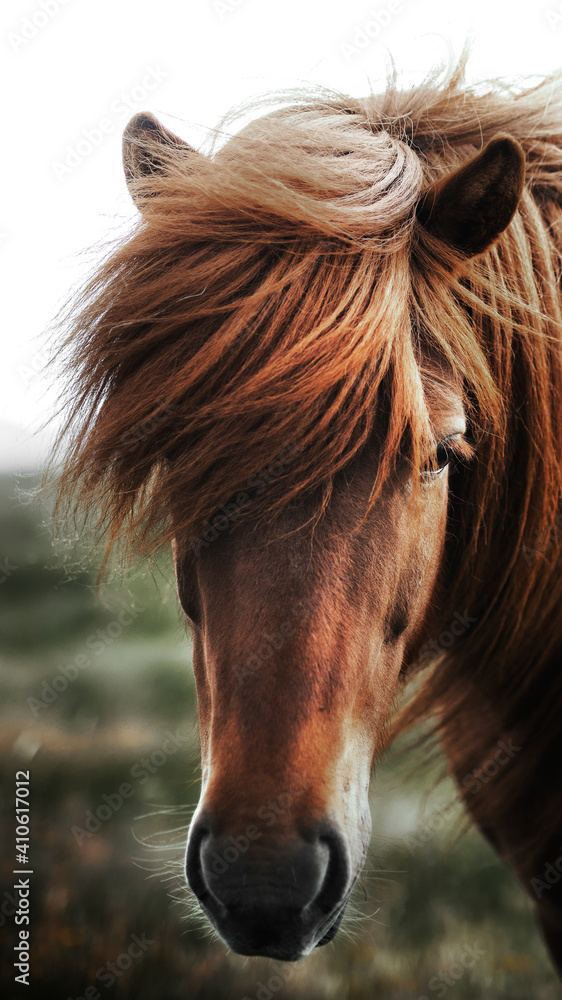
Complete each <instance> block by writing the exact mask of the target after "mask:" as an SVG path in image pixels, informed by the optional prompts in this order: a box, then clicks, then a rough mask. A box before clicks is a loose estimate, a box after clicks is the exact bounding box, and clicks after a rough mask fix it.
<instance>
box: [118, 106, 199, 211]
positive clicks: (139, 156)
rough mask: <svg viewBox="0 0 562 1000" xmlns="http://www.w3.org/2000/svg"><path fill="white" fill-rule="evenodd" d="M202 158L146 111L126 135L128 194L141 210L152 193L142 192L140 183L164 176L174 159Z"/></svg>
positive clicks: (133, 118)
mask: <svg viewBox="0 0 562 1000" xmlns="http://www.w3.org/2000/svg"><path fill="white" fill-rule="evenodd" d="M186 155H188V156H199V155H200V154H199V153H198V152H197V150H195V149H193V147H192V146H190V145H189V144H188V143H187V142H184V141H183V139H180V138H179V136H177V135H174V133H173V132H170V131H169V129H167V128H164V126H163V125H161V124H160V122H159V121H158V119H157V118H155V117H154V115H151V114H150V113H149V112H146V111H143V112H140V114H137V115H134V116H133V117H132V118H131V120H130V122H129V124H128V125H127V127H126V129H125V131H124V132H123V168H124V170H125V179H126V181H127V187H128V189H129V194H130V195H131V198H132V199H133V201H134V203H135V205H136V206H137V208H138V209H140V210H141V211H142V208H143V203H144V201H145V199H146V198H147V197H149V196H150V194H152V193H153V192H148V191H145V192H143V188H142V184H140V183H139V182H140V181H142V180H143V178H145V177H150V176H151V175H152V174H159V173H163V171H164V170H165V167H166V163H167V162H170V159H171V158H174V156H179V157H185V156H186Z"/></svg>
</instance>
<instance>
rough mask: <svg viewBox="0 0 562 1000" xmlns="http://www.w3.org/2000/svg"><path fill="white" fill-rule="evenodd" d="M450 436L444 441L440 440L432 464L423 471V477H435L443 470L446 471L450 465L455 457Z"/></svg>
mask: <svg viewBox="0 0 562 1000" xmlns="http://www.w3.org/2000/svg"><path fill="white" fill-rule="evenodd" d="M450 440H451V439H450V438H446V439H445V440H444V441H440V442H439V444H438V445H437V448H436V449H435V454H434V457H433V461H432V462H431V464H428V465H427V466H426V468H425V469H424V471H423V477H424V478H425V479H435V477H436V476H440V475H441V473H442V472H444V471H445V469H446V468H447V466H448V465H450V463H451V461H452V459H453V451H452V449H451V448H450V447H449V441H450Z"/></svg>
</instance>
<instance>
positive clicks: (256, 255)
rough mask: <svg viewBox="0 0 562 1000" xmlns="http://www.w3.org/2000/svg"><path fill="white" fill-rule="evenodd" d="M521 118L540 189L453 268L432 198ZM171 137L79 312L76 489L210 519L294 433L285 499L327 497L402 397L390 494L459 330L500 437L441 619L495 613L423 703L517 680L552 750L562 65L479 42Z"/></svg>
mask: <svg viewBox="0 0 562 1000" xmlns="http://www.w3.org/2000/svg"><path fill="white" fill-rule="evenodd" d="M277 103H279V100H278V101H277ZM262 110H264V109H263V108H262ZM500 131H501V132H508V133H510V134H511V135H512V136H514V138H516V139H517V140H518V141H519V143H520V144H521V145H522V147H523V149H524V151H525V154H526V158H527V178H526V189H525V192H524V195H523V198H522V201H521V203H520V207H519V209H518V211H517V213H516V216H515V218H514V220H513V222H512V223H511V225H510V226H509V227H508V229H507V230H506V231H505V232H504V233H503V235H502V236H501V237H500V239H499V240H498V241H497V242H496V244H495V245H494V246H493V247H492V248H491V249H490V250H488V251H487V252H486V253H484V254H482V255H481V256H480V257H477V258H474V259H473V260H472V261H470V262H468V263H467V265H466V267H465V268H464V269H463V270H462V272H458V270H457V271H453V270H452V267H451V259H450V256H448V254H447V249H446V248H444V247H439V246H436V245H435V241H433V242H432V240H431V238H430V237H429V236H428V235H427V234H426V233H425V231H424V230H423V229H422V227H421V226H420V224H419V223H418V222H417V220H416V214H415V209H416V204H417V202H418V199H419V196H420V193H421V191H422V190H423V189H424V188H425V187H426V186H427V185H428V184H429V183H431V182H432V181H434V180H435V179H436V178H438V177H441V176H443V175H444V174H446V173H448V172H449V171H450V170H452V169H454V168H455V167H457V166H458V165H459V164H460V163H461V162H463V161H464V160H466V159H467V158H468V157H469V156H471V155H473V154H474V153H475V152H477V151H478V150H479V149H480V148H481V147H482V146H483V144H484V143H485V142H487V141H488V140H489V139H491V138H492V137H493V136H494V135H495V134H496V133H497V132H500ZM159 155H160V158H161V160H162V158H164V160H165V161H166V162H165V164H164V166H165V169H164V170H163V172H162V173H158V174H153V175H150V176H149V177H146V178H144V179H143V181H142V187H143V194H144V195H145V201H144V207H143V216H142V218H140V219H139V221H138V223H137V224H136V225H135V228H134V230H133V231H132V233H131V234H130V235H128V236H127V238H125V239H124V240H121V241H120V242H119V243H118V244H117V246H115V247H114V248H112V250H111V252H110V253H109V255H108V256H107V258H106V259H105V261H104V262H103V263H102V265H101V266H100V267H99V269H98V270H97V272H96V273H95V274H94V276H93V277H92V278H91V280H90V281H89V282H88V284H87V285H86V287H85V288H84V289H83V291H82V292H81V293H80V295H79V296H78V297H77V298H76V299H75V300H74V301H73V302H72V303H71V305H70V306H69V308H68V309H66V310H65V312H64V314H63V316H62V317H61V322H63V323H65V324H67V326H68V333H67V337H66V340H65V343H64V346H63V348H62V353H61V358H62V364H63V374H64V377H65V380H66V382H67V384H68V385H69V386H70V398H69V401H68V404H69V415H68V418H67V420H66V423H65V426H64V429H63V432H62V435H61V444H60V447H61V449H62V469H61V471H60V478H59V487H58V489H59V493H58V510H59V513H60V512H63V513H64V511H68V509H77V506H81V507H82V508H84V509H87V510H88V511H89V514H90V517H91V518H92V519H93V523H94V524H95V526H96V527H97V530H98V531H99V533H100V535H102V536H104V537H105V538H106V539H107V541H108V544H109V545H111V544H112V543H113V542H114V541H115V539H116V538H117V537H124V538H125V539H126V540H129V541H131V543H132V544H134V545H136V546H140V547H141V548H144V549H151V548H153V547H155V546H156V545H159V544H164V543H166V542H168V541H169V540H170V538H171V537H172V536H173V535H178V534H179V535H180V536H183V537H185V539H186V540H188V539H189V538H191V537H193V536H197V534H198V532H200V531H201V528H202V525H203V524H204V523H205V521H206V519H208V518H210V517H211V516H212V515H213V514H214V513H215V512H216V511H217V510H218V509H219V508H220V507H221V505H222V504H224V503H225V502H227V501H229V500H230V498H231V497H233V496H234V495H235V494H236V493H237V492H238V491H240V490H243V489H244V488H245V486H246V484H247V482H248V481H249V479H250V478H251V476H252V474H253V473H255V472H256V470H258V469H260V468H262V467H267V466H268V465H269V464H270V463H271V462H273V461H275V460H276V458H277V457H278V456H279V455H283V454H285V453H286V450H287V448H290V449H292V451H291V456H292V457H291V461H290V464H289V465H288V466H287V464H285V469H284V472H283V474H282V475H279V476H278V477H276V479H275V482H274V483H273V484H272V487H271V489H270V490H268V491H267V497H266V498H262V501H261V502H262V504H263V505H264V511H266V510H274V509H278V508H279V507H281V506H282V505H283V504H286V503H288V502H289V501H290V500H291V499H292V498H294V497H295V496H297V495H298V494H300V493H302V492H303V491H305V490H309V489H313V488H320V489H321V490H322V491H323V492H322V496H323V503H324V504H325V503H327V502H328V499H329V491H330V484H331V482H332V481H333V477H334V475H335V474H336V473H337V472H338V470H340V469H344V468H345V466H346V465H347V464H348V463H349V462H350V461H351V459H352V458H353V457H354V456H355V455H356V454H357V453H358V452H359V451H360V449H361V448H362V447H363V446H364V445H365V442H366V441H367V440H368V439H369V438H370V436H371V435H372V434H373V433H375V432H376V430H377V428H378V427H380V424H381V417H382V415H383V414H384V427H385V434H384V440H383V441H382V445H381V461H380V468H379V476H378V479H377V482H376V483H375V484H374V486H373V494H372V497H371V501H373V500H374V498H375V497H376V495H377V490H378V488H379V486H380V483H381V482H382V481H383V480H384V478H385V476H387V475H388V473H389V471H390V469H391V468H392V466H393V463H394V462H395V460H396V458H397V456H398V455H399V454H400V453H401V451H403V449H404V442H405V441H407V442H408V447H409V454H410V458H411V460H412V462H413V464H414V465H415V466H419V465H420V464H421V463H422V462H423V457H424V455H426V454H427V449H428V447H429V446H430V444H431V441H432V433H431V427H430V424H429V418H428V413H427V408H426V406H425V403H424V394H423V389H424V384H426V382H427V380H428V378H429V376H428V374H427V373H426V372H424V371H423V364H422V358H423V356H424V353H425V351H430V352H433V353H437V354H439V355H441V356H442V357H444V358H446V359H447V361H448V362H450V364H451V365H452V366H453V369H454V371H455V372H457V373H458V374H459V376H460V377H461V378H462V382H463V385H464V390H465V397H466V407H467V412H468V417H469V422H470V428H471V433H472V435H473V437H474V439H475V441H476V445H477V447H476V454H475V457H474V460H473V462H472V463H471V467H470V469H468V470H464V471H462V472H461V473H459V474H458V475H457V476H456V477H455V478H454V479H453V480H452V482H451V487H452V491H453V502H452V505H451V517H450V530H449V533H448V539H447V544H446V551H445V561H444V566H443V574H442V587H441V591H440V595H441V596H440V599H439V601H437V600H436V602H435V608H434V617H433V621H432V624H431V628H432V633H431V634H432V635H434V636H438V635H439V634H440V633H442V632H443V630H444V629H447V628H448V625H449V623H450V622H451V619H452V618H453V615H454V613H455V612H460V613H463V612H464V611H465V610H466V611H467V612H468V614H469V615H470V617H471V618H473V619H475V623H474V625H473V626H472V627H471V628H469V629H468V630H467V632H466V634H465V635H464V636H462V637H461V638H459V639H458V640H457V641H456V642H455V646H454V649H452V650H451V652H448V651H447V650H446V649H445V648H439V649H438V650H437V653H436V654H434V655H433V656H432V658H431V659H432V663H433V661H434V660H437V661H438V663H437V669H435V668H432V669H430V670H429V671H428V676H427V678H426V679H425V680H424V683H423V684H420V685H418V686H417V688H416V694H415V697H414V699H413V701H411V702H410V703H409V705H408V706H407V708H406V709H405V711H404V712H403V713H402V715H401V721H400V723H399V728H405V727H407V726H410V725H411V724H412V723H414V722H417V721H419V720H420V719H422V718H424V717H426V716H428V715H435V714H437V716H438V720H439V724H440V725H441V726H443V727H445V726H447V725H450V724H452V720H453V719H454V718H456V717H458V718H460V713H462V710H463V706H466V705H467V704H469V702H470V699H472V701H471V702H470V704H472V705H474V704H475V702H474V699H475V698H476V699H478V698H481V699H482V702H483V704H485V705H490V706H494V705H497V704H498V698H501V719H502V723H501V725H502V727H503V728H504V729H505V731H506V732H507V731H509V730H510V729H513V727H514V726H516V727H519V728H518V732H519V738H520V739H521V741H522V745H529V744H530V742H531V741H533V740H534V741H535V746H536V748H537V749H535V750H534V751H533V754H528V758H527V759H528V763H527V764H525V763H524V762H523V757H522V758H521V761H522V762H521V763H518V769H519V770H518V774H519V775H520V774H521V773H522V771H521V769H523V770H524V768H525V767H528V768H529V769H530V770H529V774H531V773H532V767H535V766H536V762H537V754H538V755H539V757H540V755H541V753H542V754H543V756H544V755H545V754H546V753H547V749H548V746H547V734H548V733H550V734H551V733H552V732H554V731H557V723H558V720H557V718H556V712H557V710H558V706H559V704H560V700H561V699H560V696H561V695H562V690H561V687H562V673H561V672H558V676H554V675H553V676H551V673H552V668H551V667H550V666H549V661H550V662H551V661H552V654H553V651H554V650H555V649H556V648H557V646H559V644H560V641H561V634H560V633H561V626H560V624H558V623H557V620H556V609H557V608H559V607H560V601H561V598H562V584H561V582H560V579H559V573H558V572H557V564H558V561H559V559H560V555H561V552H560V549H561V536H562V532H561V531H560V527H561V525H560V521H559V510H560V495H561V485H562V470H561V457H560V447H561V442H562V407H561V404H560V400H561V399H562V364H561V344H562V310H561V301H560V275H561V256H562V76H560V75H553V76H551V77H547V78H545V79H543V80H541V81H539V82H538V83H535V84H534V85H533V86H528V87H526V88H524V89H517V88H514V87H511V86H508V85H507V84H503V83H501V82H499V81H492V82H491V83H490V84H489V85H487V86H479V87H476V88H474V87H473V88H471V87H469V86H468V85H466V84H465V82H464V58H463V59H462V60H461V62H460V64H459V65H458V66H457V67H455V68H453V69H452V70H450V71H448V72H447V73H446V74H445V75H444V77H442V78H440V77H438V76H437V75H436V74H433V75H432V76H431V77H429V78H428V79H427V80H426V81H425V83H423V84H422V85H421V86H418V87H416V88H415V89H413V90H409V91H400V90H399V89H397V87H396V83H395V80H390V82H389V84H388V86H387V89H386V92H385V93H383V94H382V95H374V94H372V95H370V96H368V97H366V98H364V99H352V98H349V97H347V96H345V95H341V94H337V93H334V92H332V91H326V90H322V91H318V90H317V91H314V92H291V94H290V95H289V96H288V98H286V99H285V105H284V106H282V107H276V108H274V109H273V110H270V111H269V112H268V113H266V114H262V116H261V117H260V118H258V119H257V120H255V121H253V122H251V123H250V124H249V125H247V126H246V127H245V128H244V129H243V130H242V131H241V132H240V133H238V134H237V135H234V136H233V137H232V138H230V139H229V141H228V142H227V143H226V144H225V145H222V146H220V147H219V148H215V149H214V150H213V151H212V155H208V156H202V155H199V154H195V153H193V154H189V155H188V154H187V153H186V154H185V155H178V154H177V152H176V154H175V155H174V156H171V155H170V157H169V159H168V160H166V154H165V153H163V152H162V151H161V150H160V151H159ZM172 521H173V525H172ZM416 657H418V658H419V648H417V649H413V650H410V652H409V658H410V662H411V665H412V669H413V668H414V667H415V664H416V662H417V661H416ZM549 671H550V672H549ZM547 675H548V676H547ZM547 682H548V685H549V691H550V692H551V693H550V695H549V701H548V704H545V698H544V689H545V684H547ZM540 691H543V696H542V697H540ZM553 691H555V692H556V693H555V694H553V693H552V692H553ZM523 701H525V704H526V706H527V709H526V711H527V715H526V719H527V721H526V722H525V724H524V725H523V722H522V721H521V720H522V705H523ZM522 727H523V728H522ZM525 727H526V728H525ZM523 730H524V731H523ZM502 731H503V730H502ZM492 732H496V730H494V729H493V727H491V728H490V733H492ZM541 733H543V734H544V735H543V736H541ZM490 738H491V737H490ZM470 739H471V737H470V736H469V735H466V739H465V745H463V746H464V749H463V751H462V752H463V753H464V752H465V751H466V755H467V759H468V758H469V757H470V747H471V743H470ZM494 739H497V733H496V736H495V737H494ZM541 739H542V740H543V742H542V743H541ZM525 740H526V741H527V744H525ZM492 742H493V741H492ZM491 745H492V744H491ZM460 752H461V751H459V753H460ZM531 757H532V758H533V759H532V760H531V759H530V758H531ZM508 772H509V769H506V773H505V775H502V776H501V787H502V790H503V791H502V795H503V796H504V798H505V802H506V803H509V802H511V801H512V799H513V798H514V796H515V793H516V789H515V786H513V787H512V786H511V785H510V781H511V778H510V774H509V773H508ZM498 787H499V785H498ZM506 808H507V806H506ZM483 821H484V822H485V817H484V816H483ZM545 822H546V820H545Z"/></svg>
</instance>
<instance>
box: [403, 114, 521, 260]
mask: <svg viewBox="0 0 562 1000" xmlns="http://www.w3.org/2000/svg"><path fill="white" fill-rule="evenodd" d="M524 183H525V154H524V152H523V150H522V148H521V146H520V145H519V143H518V142H516V140H515V139H513V138H512V137H511V136H510V135H505V134H503V133H500V134H498V135H496V136H494V138H493V139H490V142H489V143H488V144H487V145H486V146H484V149H483V150H482V151H481V152H480V153H477V155H476V156H474V157H472V159H470V160H468V161H467V162H466V163H463V164H462V166H460V167H459V168H458V169H457V170H455V171H453V173H451V174H448V175H447V176H446V177H444V178H443V179H442V180H439V181H436V182H435V183H434V184H432V185H431V187H429V188H428V189H427V191H425V192H424V193H423V194H422V197H421V199H420V201H419V204H418V207H417V217H418V219H419V221H420V222H421V224H422V225H423V226H424V228H425V229H426V230H427V231H428V232H430V233H432V234H433V235H434V236H437V237H438V238H439V239H440V240H442V241H443V242H444V243H447V244H449V245H450V246H451V247H453V248H454V249H455V250H457V251H458V252H460V253H461V254H462V255H463V256H465V257H474V256H475V255H476V254H479V253H482V252H483V251H484V250H487V248H488V247H489V246H490V245H491V244H492V243H493V242H494V240H495V239H497V237H498V236H499V235H500V233H503V231H504V229H505V228H506V227H507V226H508V225H509V223H510V222H511V220H512V218H513V216H514V214H515V211H516V209H517V206H518V204H519V200H520V198H521V195H522V193H523V187H524Z"/></svg>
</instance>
